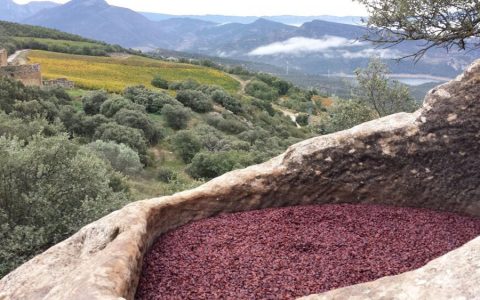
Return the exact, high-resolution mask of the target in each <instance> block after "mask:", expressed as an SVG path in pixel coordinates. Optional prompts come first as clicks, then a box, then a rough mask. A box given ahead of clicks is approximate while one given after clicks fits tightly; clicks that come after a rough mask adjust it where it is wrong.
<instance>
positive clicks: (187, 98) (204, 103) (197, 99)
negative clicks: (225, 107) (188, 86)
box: [177, 90, 213, 113]
mask: <svg viewBox="0 0 480 300" xmlns="http://www.w3.org/2000/svg"><path fill="white" fill-rule="evenodd" d="M177 100H178V101H180V102H181V103H182V104H183V105H185V106H188V107H190V108H191V109H192V110H194V111H196V112H199V113H206V112H209V111H212V110H213V104H212V102H211V101H210V99H208V97H207V95H205V94H204V93H202V92H200V91H193V90H182V91H179V92H178V93H177Z"/></svg>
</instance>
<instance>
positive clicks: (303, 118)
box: [296, 114, 310, 126]
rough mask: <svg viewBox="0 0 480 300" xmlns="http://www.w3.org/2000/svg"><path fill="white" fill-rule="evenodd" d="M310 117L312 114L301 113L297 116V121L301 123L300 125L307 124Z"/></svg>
mask: <svg viewBox="0 0 480 300" xmlns="http://www.w3.org/2000/svg"><path fill="white" fill-rule="evenodd" d="M309 118H310V116H309V115H307V114H300V115H298V116H297V118H296V121H297V123H298V125H300V126H307V125H308V119H309Z"/></svg>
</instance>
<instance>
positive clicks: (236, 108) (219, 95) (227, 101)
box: [212, 90, 243, 114]
mask: <svg viewBox="0 0 480 300" xmlns="http://www.w3.org/2000/svg"><path fill="white" fill-rule="evenodd" d="M212 100H213V101H215V102H217V103H218V104H221V105H222V106H223V107H225V108H226V109H228V110H229V111H231V112H233V113H234V114H239V113H241V112H243V109H242V105H241V104H240V102H239V101H238V100H237V99H235V98H233V97H232V96H230V95H229V94H227V93H226V92H224V91H221V90H216V91H215V92H213V93H212Z"/></svg>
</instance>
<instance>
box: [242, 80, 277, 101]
mask: <svg viewBox="0 0 480 300" xmlns="http://www.w3.org/2000/svg"><path fill="white" fill-rule="evenodd" d="M245 92H246V93H247V94H248V95H250V96H252V97H255V98H258V99H262V100H266V101H273V100H275V99H277V98H278V92H277V90H275V89H274V88H272V87H270V86H269V85H268V84H266V83H265V82H263V81H259V80H252V81H251V82H250V83H249V84H247V86H246V87H245Z"/></svg>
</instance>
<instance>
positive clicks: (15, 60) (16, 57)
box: [7, 49, 30, 66]
mask: <svg viewBox="0 0 480 300" xmlns="http://www.w3.org/2000/svg"><path fill="white" fill-rule="evenodd" d="M28 52H30V50H29V49H25V50H18V51H16V52H15V53H13V54H12V55H10V56H9V57H8V59H7V62H8V64H9V65H16V66H19V65H25V64H26V63H27V62H28V58H27V54H28Z"/></svg>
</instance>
